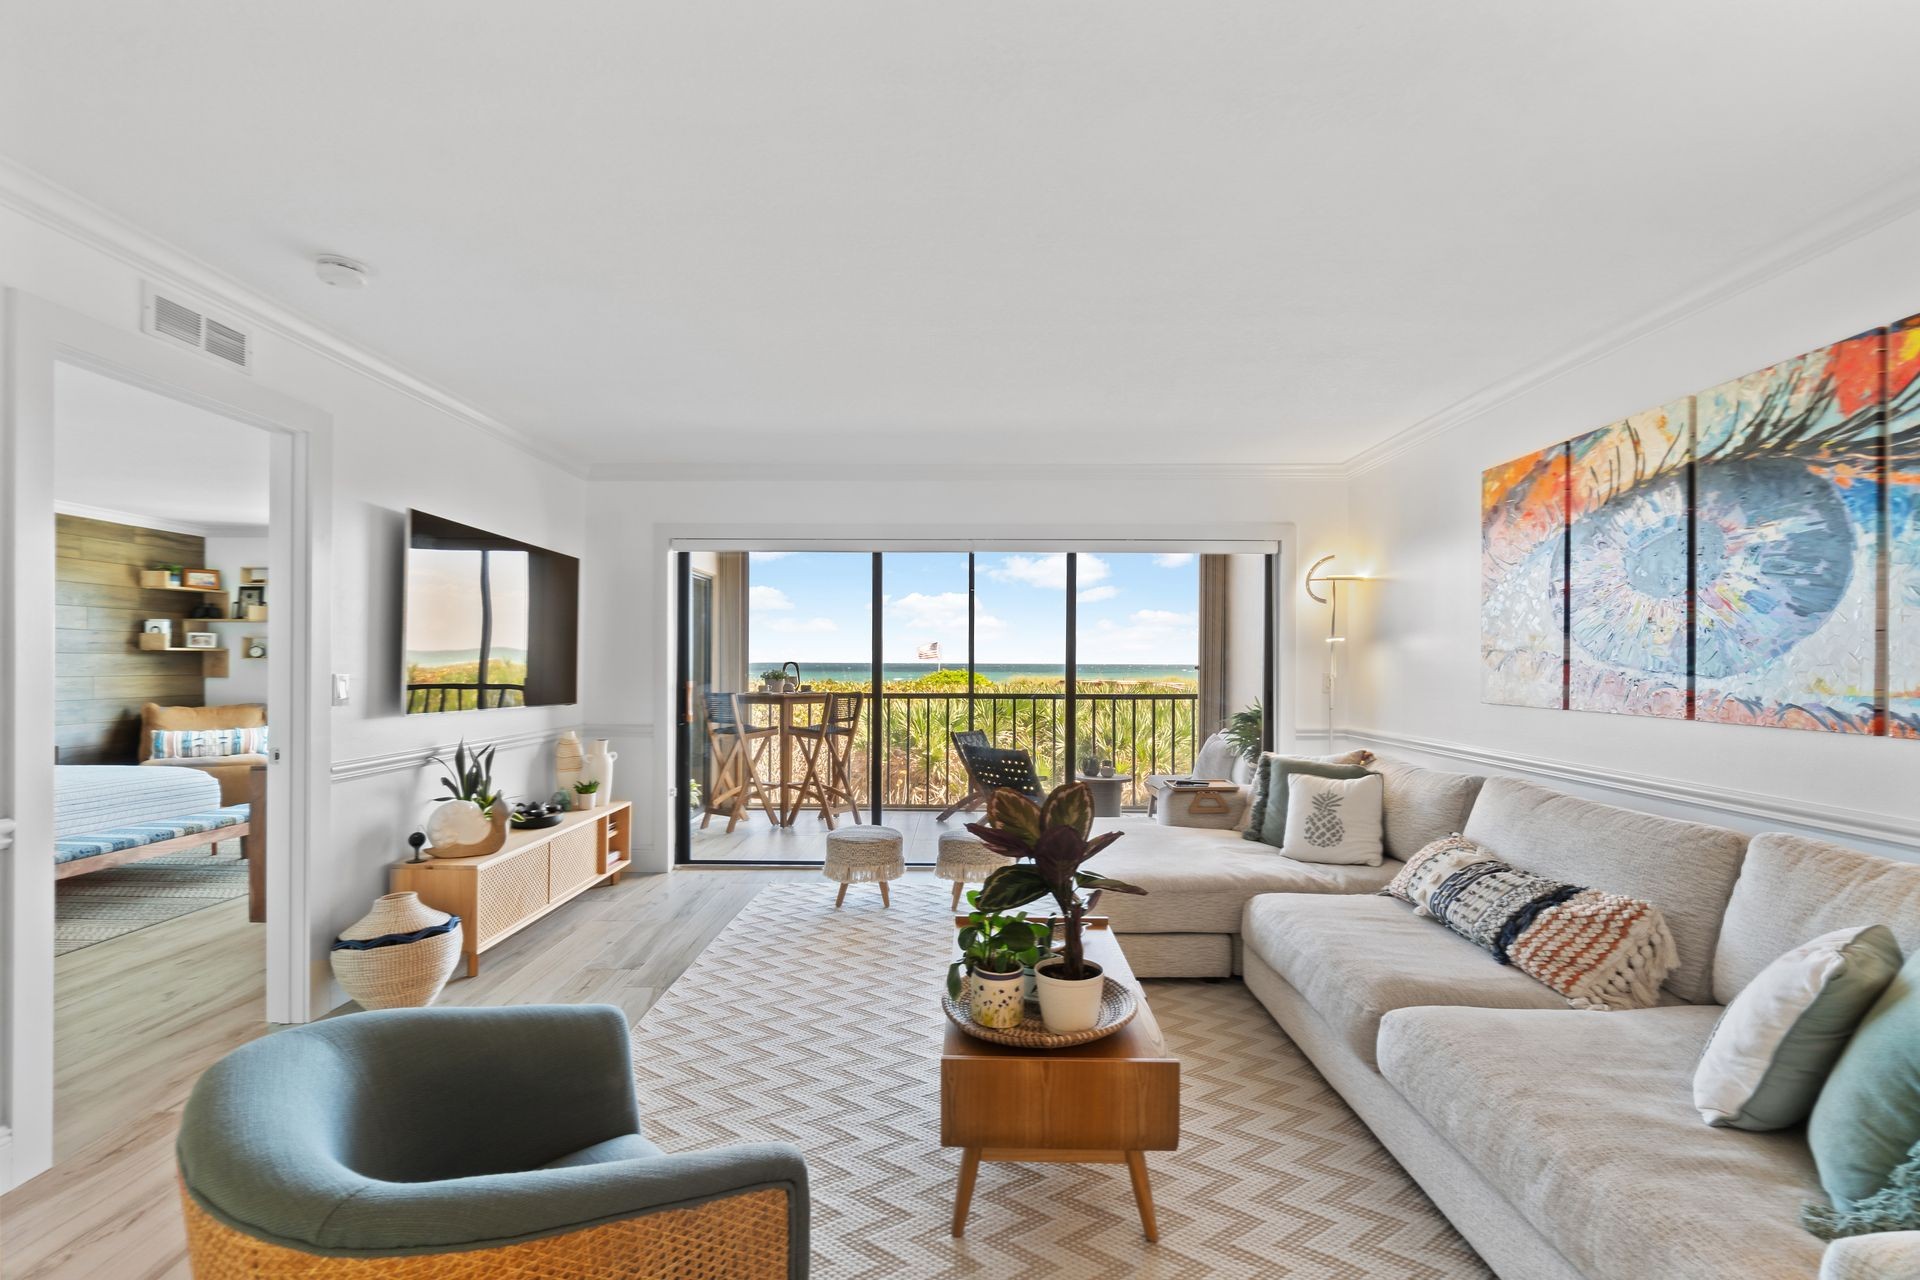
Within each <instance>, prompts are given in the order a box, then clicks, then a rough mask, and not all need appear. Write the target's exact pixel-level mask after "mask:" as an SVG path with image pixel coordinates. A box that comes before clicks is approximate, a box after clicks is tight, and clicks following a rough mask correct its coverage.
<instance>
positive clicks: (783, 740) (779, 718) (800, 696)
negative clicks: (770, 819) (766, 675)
mask: <svg viewBox="0 0 1920 1280" xmlns="http://www.w3.org/2000/svg"><path fill="white" fill-rule="evenodd" d="M735 696H736V697H737V698H738V699H739V701H740V705H741V706H743V707H772V708H774V716H773V723H774V724H775V725H777V726H778V727H779V729H780V752H779V755H780V781H779V782H777V783H775V784H774V787H775V789H776V790H778V791H779V793H780V825H781V826H783V827H790V826H792V825H793V820H794V819H795V818H796V817H798V816H799V812H800V807H799V805H798V804H797V803H795V800H796V799H797V797H796V796H795V795H794V793H795V792H798V791H799V790H800V783H798V782H796V781H794V778H793V726H794V714H793V713H794V711H795V710H796V709H797V708H800V707H806V706H814V707H818V708H820V712H821V713H824V712H825V711H826V707H827V695H826V694H824V693H742V694H736V695H735ZM808 723H811V722H810V721H809V722H808Z"/></svg>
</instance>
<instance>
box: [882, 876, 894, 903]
mask: <svg viewBox="0 0 1920 1280" xmlns="http://www.w3.org/2000/svg"><path fill="white" fill-rule="evenodd" d="M880 905H881V906H883V907H890V906H892V905H893V895H892V894H890V893H888V892H887V882H886V881H885V880H882V881H881V882H880Z"/></svg>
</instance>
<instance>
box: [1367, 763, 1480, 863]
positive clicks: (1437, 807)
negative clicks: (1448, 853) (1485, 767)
mask: <svg viewBox="0 0 1920 1280" xmlns="http://www.w3.org/2000/svg"><path fill="white" fill-rule="evenodd" d="M1369 767H1370V768H1372V770H1373V771H1374V772H1375V773H1377V774H1379V775H1380V777H1381V780H1382V781H1383V782H1385V783H1386V796H1385V800H1384V802H1383V805H1382V814H1383V816H1384V817H1385V819H1386V828H1387V831H1386V837H1387V854H1388V856H1390V857H1394V858H1400V859H1403V860H1404V859H1407V858H1411V857H1412V856H1413V855H1414V854H1416V853H1418V852H1419V851H1420V850H1422V849H1424V848H1426V847H1427V846H1428V845H1430V844H1432V843H1433V842H1434V841H1435V840H1442V839H1445V838H1446V837H1447V836H1451V835H1458V834H1459V833H1460V832H1461V831H1462V830H1464V829H1465V828H1466V825H1467V814H1468V813H1470V812H1471V811H1472V809H1473V801H1474V797H1476V796H1478V795H1479V794H1480V786H1481V784H1482V783H1484V782H1485V781H1486V779H1485V778H1482V777H1478V776H1476V775H1474V774H1470V773H1442V772H1440V771H1439V770H1438V769H1422V768H1421V767H1420V766H1419V765H1414V764H1408V763H1407V762H1406V761H1404V760H1395V759H1393V758H1391V757H1389V756H1381V757H1379V758H1377V759H1376V760H1375V761H1374V762H1373V764H1372V765H1371V766H1369Z"/></svg>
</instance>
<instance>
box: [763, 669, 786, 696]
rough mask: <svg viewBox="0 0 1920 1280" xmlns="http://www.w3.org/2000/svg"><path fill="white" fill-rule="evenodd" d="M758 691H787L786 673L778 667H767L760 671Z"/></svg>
mask: <svg viewBox="0 0 1920 1280" xmlns="http://www.w3.org/2000/svg"><path fill="white" fill-rule="evenodd" d="M760 691H761V692H762V693H785V692H786V691H787V673H786V672H785V671H783V670H782V669H781V668H779V667H768V668H767V669H766V670H765V671H762V672H761V673H760Z"/></svg>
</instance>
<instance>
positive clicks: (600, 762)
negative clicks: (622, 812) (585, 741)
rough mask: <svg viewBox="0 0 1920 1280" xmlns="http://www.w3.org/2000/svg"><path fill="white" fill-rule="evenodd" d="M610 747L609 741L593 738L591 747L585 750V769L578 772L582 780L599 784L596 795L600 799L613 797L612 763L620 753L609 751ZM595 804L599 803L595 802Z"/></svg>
mask: <svg viewBox="0 0 1920 1280" xmlns="http://www.w3.org/2000/svg"><path fill="white" fill-rule="evenodd" d="M611 747H612V743H611V741H610V740H609V739H606V738H595V739H594V740H593V745H592V746H590V747H588V748H587V762H586V767H585V768H584V769H582V770H581V772H580V776H581V777H582V778H583V779H587V780H589V781H593V782H598V783H599V784H600V790H599V792H598V793H597V794H598V795H599V796H600V797H601V798H610V797H611V796H612V795H613V762H614V761H615V760H618V759H619V758H620V753H619V752H618V751H614V750H611ZM595 803H596V804H597V803H599V801H598V800H596V801H595Z"/></svg>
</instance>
